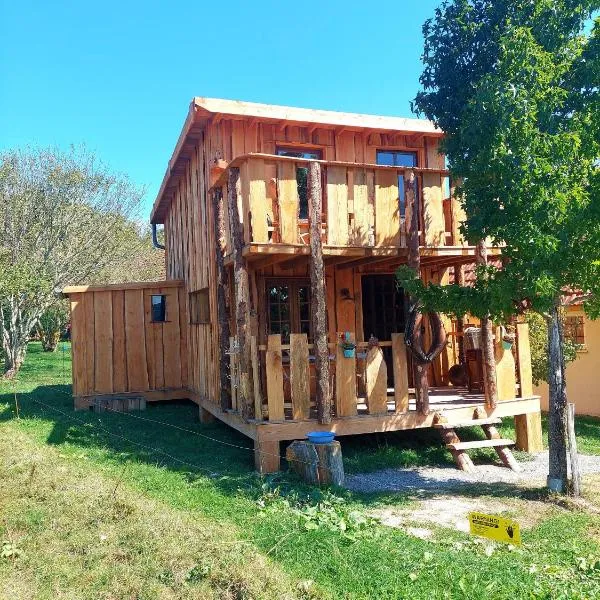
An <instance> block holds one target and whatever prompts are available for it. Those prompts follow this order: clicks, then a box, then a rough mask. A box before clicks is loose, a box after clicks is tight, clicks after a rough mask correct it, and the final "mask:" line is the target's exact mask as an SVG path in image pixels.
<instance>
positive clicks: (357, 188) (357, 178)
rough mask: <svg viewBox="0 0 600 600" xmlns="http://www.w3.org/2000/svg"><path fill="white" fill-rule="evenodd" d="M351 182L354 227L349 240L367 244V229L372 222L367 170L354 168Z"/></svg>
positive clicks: (362, 244) (352, 242) (353, 243)
mask: <svg viewBox="0 0 600 600" xmlns="http://www.w3.org/2000/svg"><path fill="white" fill-rule="evenodd" d="M353 183H354V185H353V190H352V195H353V200H354V209H353V210H354V227H353V230H352V234H351V236H350V238H351V239H350V242H351V244H352V245H353V246H368V245H369V230H370V227H371V223H372V207H371V206H370V204H369V193H368V188H367V172H366V171H365V169H354V171H353Z"/></svg>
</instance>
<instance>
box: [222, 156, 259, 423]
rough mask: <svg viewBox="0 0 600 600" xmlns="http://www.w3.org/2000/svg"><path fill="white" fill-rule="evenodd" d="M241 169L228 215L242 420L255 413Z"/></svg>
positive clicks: (230, 184) (231, 181)
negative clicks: (241, 210)
mask: <svg viewBox="0 0 600 600" xmlns="http://www.w3.org/2000/svg"><path fill="white" fill-rule="evenodd" d="M239 181H240V170H239V169H238V168H236V167H232V168H230V169H229V177H228V180H227V205H228V214H229V231H230V232H231V244H232V246H233V274H234V279H235V305H236V306H235V321H236V327H237V330H236V336H237V341H238V347H239V366H240V382H239V395H238V406H239V408H240V412H241V415H242V418H244V419H248V418H250V417H251V416H252V413H253V412H254V403H253V400H252V386H251V373H252V365H251V360H250V288H249V283H248V267H247V265H246V261H245V260H244V257H243V256H242V249H243V247H244V233H243V231H242V227H241V223H240V215H239V210H238V187H239Z"/></svg>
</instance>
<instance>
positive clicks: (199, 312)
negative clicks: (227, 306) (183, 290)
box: [189, 288, 210, 325]
mask: <svg viewBox="0 0 600 600" xmlns="http://www.w3.org/2000/svg"><path fill="white" fill-rule="evenodd" d="M189 296H190V323H192V324H193V325H197V324H199V323H210V297H209V292H208V288H203V289H201V290H198V291H197V292H190V295H189Z"/></svg>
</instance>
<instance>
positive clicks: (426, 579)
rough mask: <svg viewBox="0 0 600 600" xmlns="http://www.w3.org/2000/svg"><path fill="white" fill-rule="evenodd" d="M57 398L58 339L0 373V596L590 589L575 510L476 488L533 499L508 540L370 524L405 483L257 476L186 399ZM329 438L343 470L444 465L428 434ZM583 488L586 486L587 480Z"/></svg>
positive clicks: (598, 557) (246, 446)
mask: <svg viewBox="0 0 600 600" xmlns="http://www.w3.org/2000/svg"><path fill="white" fill-rule="evenodd" d="M70 394H71V390H70V356H69V351H68V347H67V348H65V349H64V351H63V349H61V350H59V351H58V352H57V353H56V354H44V353H42V352H41V349H40V347H39V346H38V345H37V344H32V345H31V347H30V352H29V355H28V358H27V362H26V364H25V366H24V368H23V370H22V372H21V374H20V376H19V379H18V381H16V382H10V383H9V382H5V383H0V532H1V537H0V541H1V542H2V544H3V546H2V552H1V554H2V556H1V557H0V597H2V598H4V597H6V598H18V599H20V598H32V599H33V598H35V599H36V600H37V599H44V598H69V599H79V598H81V599H84V598H85V599H88V598H89V599H92V598H94V599H96V598H106V599H117V598H118V599H120V598H140V599H142V598H143V599H146V598H148V599H150V598H210V597H215V598H240V599H241V598H285V597H289V598H293V597H298V598H412V599H419V598H427V599H433V598H465V599H466V598H469V599H471V598H485V597H488V598H495V599H496V598H498V599H503V598H506V599H508V598H511V599H514V598H596V597H600V517H599V516H598V512H597V511H596V510H595V509H594V507H593V506H592V505H591V504H589V503H588V504H586V506H581V505H577V506H576V505H574V504H572V503H568V502H566V503H565V502H562V501H557V500H556V499H553V498H548V497H546V496H545V494H544V493H543V492H541V491H540V490H527V489H521V488H511V487H510V486H504V487H502V488H497V489H495V490H490V489H487V488H486V490H485V495H484V496H482V497H481V498H479V497H477V498H478V501H481V502H482V503H485V501H486V498H488V497H490V496H493V497H494V498H495V499H496V500H497V499H498V498H500V499H502V500H503V501H505V502H506V503H508V504H510V506H511V511H512V513H513V514H514V515H515V516H519V515H523V516H525V515H527V512H528V511H533V510H534V509H533V506H534V505H533V504H530V503H531V502H533V501H534V500H535V503H536V504H535V506H539V505H540V500H541V501H543V502H544V507H545V510H544V517H543V519H538V520H535V522H533V521H532V525H531V526H530V527H528V528H526V530H525V531H524V533H523V538H524V545H523V546H522V547H521V548H511V547H506V546H502V547H500V546H499V547H496V548H490V547H489V546H488V545H486V544H480V543H475V542H474V541H472V540H470V539H469V537H468V536H467V535H466V534H464V533H461V532H458V531H454V530H451V529H447V528H443V527H439V528H437V529H436V530H435V535H434V536H433V537H432V538H431V539H429V540H423V539H419V538H417V537H414V536H412V535H409V534H407V533H406V532H405V531H404V530H402V529H398V528H393V527H387V526H384V525H382V524H380V523H378V522H376V521H374V520H373V519H371V518H370V514H371V512H372V511H373V510H374V509H381V508H385V509H386V510H388V509H389V510H396V509H402V508H406V507H410V506H412V504H414V503H415V502H416V500H415V498H414V497H412V496H410V495H409V494H386V495H357V494H350V493H348V492H344V491H328V490H323V491H318V490H311V489H307V488H305V487H303V486H302V485H300V484H298V483H297V482H296V481H295V480H294V479H293V478H291V477H290V476H286V475H279V476H273V477H267V478H260V477H258V476H257V475H255V474H254V473H253V470H252V461H253V458H252V448H251V446H252V444H251V443H250V442H249V440H248V439H247V438H245V437H243V436H241V435H239V434H237V433H236V432H234V431H232V430H230V429H228V428H227V427H225V426H223V425H220V424H219V423H213V424H209V425H202V424H200V423H198V422H197V409H196V407H195V406H193V405H191V404H185V403H181V404H176V405H175V404H172V405H169V404H166V405H165V404H163V405H152V406H150V407H149V409H148V410H147V411H145V412H140V413H131V414H128V415H127V414H115V413H101V414H94V413H87V412H77V413H75V412H73V411H72V408H71V407H72V401H71V395H70ZM17 408H18V412H19V417H20V418H18V419H17V418H16V412H17ZM157 421H159V422H160V423H158V422H157ZM504 433H510V431H505V432H504ZM578 433H579V435H580V438H579V442H580V447H581V449H582V451H586V452H588V453H597V454H600V422H599V421H598V420H594V419H579V422H578ZM473 435H475V433H473ZM342 447H343V451H344V453H345V461H346V468H347V470H348V471H357V470H372V469H376V468H380V467H389V466H398V465H412V464H446V463H449V462H450V457H449V455H447V453H446V451H445V449H444V448H443V447H442V446H441V445H440V443H439V441H438V440H437V439H436V438H434V437H432V436H431V434H430V433H428V432H423V433H420V434H417V433H406V434H402V435H401V434H393V435H386V436H363V437H362V438H355V439H344V440H343V441H342ZM587 486H588V488H589V489H591V490H592V491H591V492H590V493H592V494H595V495H596V496H597V492H598V490H599V489H600V481H597V480H591V479H590V480H589V481H588V482H587ZM473 493H477V492H476V491H473V490H471V491H470V492H465V494H470V495H471V497H472V496H473ZM449 500H450V498H449ZM590 500H593V498H592V496H590ZM596 561H599V562H596Z"/></svg>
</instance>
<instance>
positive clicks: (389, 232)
mask: <svg viewBox="0 0 600 600" xmlns="http://www.w3.org/2000/svg"><path fill="white" fill-rule="evenodd" d="M308 162H309V161H308V160H305V159H300V158H291V157H283V156H274V155H269V154H246V155H244V156H240V157H237V158H235V159H234V160H233V161H231V162H230V163H229V164H228V165H223V166H222V167H215V168H214V169H213V171H212V173H211V175H212V177H213V186H212V188H211V189H212V191H213V192H215V191H216V192H219V191H220V192H221V193H223V197H227V196H226V195H227V181H228V173H229V170H230V169H234V168H237V169H239V179H238V183H237V197H238V211H239V214H240V220H241V222H242V224H243V236H244V254H245V255H246V256H247V257H249V258H250V259H252V258H253V255H264V254H273V253H279V252H281V253H285V252H287V253H292V254H303V253H304V251H303V249H305V253H308V252H309V243H310V239H309V233H308V219H307V217H308V214H307V210H308V207H307V206H306V204H305V198H303V195H304V194H303V185H304V184H303V178H305V177H306V170H307V169H306V167H307V166H308ZM318 162H319V163H320V164H321V171H322V189H323V214H322V231H321V236H322V242H323V245H324V255H325V256H327V255H335V254H338V255H339V254H342V253H343V254H348V253H350V254H352V251H351V250H350V249H354V254H355V255H356V257H360V256H370V255H373V256H385V255H386V253H387V254H389V255H397V256H400V255H402V254H403V252H404V251H405V249H406V248H407V237H408V224H409V223H410V214H409V211H410V209H409V205H408V204H407V203H406V202H405V200H404V198H400V196H401V192H402V188H403V185H402V181H401V179H402V177H403V176H404V173H405V172H406V171H409V170H412V171H413V172H414V173H415V175H416V177H417V190H418V192H417V193H418V197H417V210H418V211H419V222H420V232H419V235H420V245H421V247H422V248H423V249H425V251H424V252H423V254H424V255H425V256H427V255H433V254H436V253H437V250H436V249H439V252H440V253H441V254H445V255H450V254H459V255H460V254H462V255H472V252H470V251H465V250H466V248H465V246H464V244H463V241H462V238H461V236H460V233H459V226H460V222H461V220H462V218H463V212H462V209H461V208H460V205H459V204H458V203H457V202H456V201H455V200H453V199H452V198H451V188H450V181H449V173H448V171H447V170H444V169H424V168H411V169H408V168H403V167H387V166H381V165H372V164H358V163H345V162H335V161H318ZM304 181H305V179H304ZM304 187H305V186H304ZM405 207H406V208H405ZM225 238H226V250H225V252H226V255H227V254H229V253H230V252H231V239H230V232H229V228H228V227H227V226H226V231H225ZM340 249H344V250H340ZM427 249H429V250H427Z"/></svg>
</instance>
